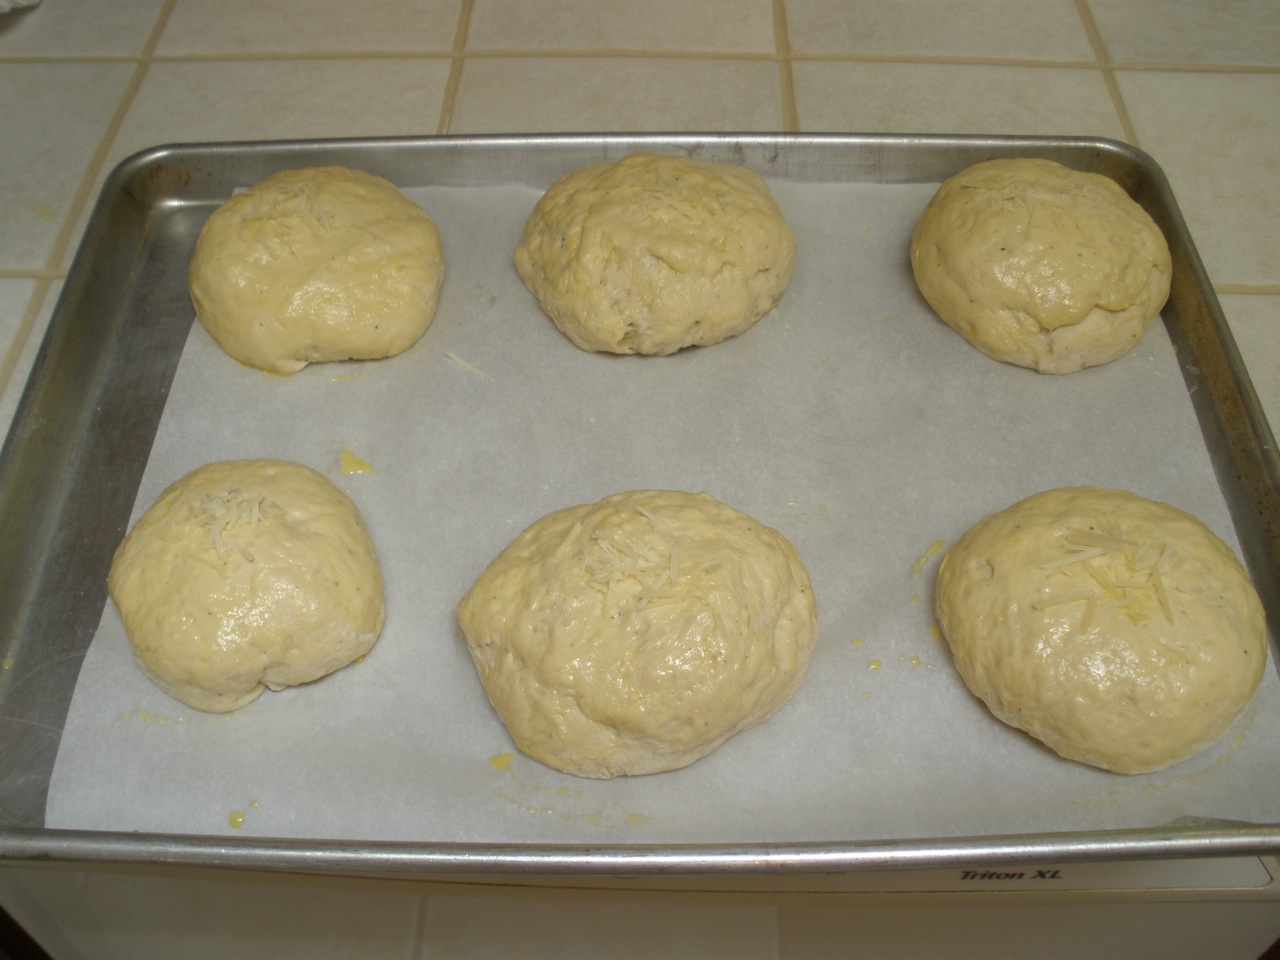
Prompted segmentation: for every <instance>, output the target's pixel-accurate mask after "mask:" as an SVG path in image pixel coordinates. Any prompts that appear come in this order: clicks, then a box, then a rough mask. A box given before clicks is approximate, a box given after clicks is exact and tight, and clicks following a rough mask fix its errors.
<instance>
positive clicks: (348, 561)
mask: <svg viewBox="0 0 1280 960" xmlns="http://www.w3.org/2000/svg"><path fill="white" fill-rule="evenodd" d="M108 587H109V590H110V594H111V598H112V600H113V601H114V602H115V605H116V607H117V608H118V609H119V611H120V615H121V618H122V619H123V621H124V627H125V632H126V633H127V634H128V636H129V642H130V644H131V645H132V647H133V653H134V657H135V658H136V659H137V661H138V664H139V665H140V666H141V667H142V670H143V671H144V672H145V673H146V674H147V676H149V677H150V678H151V679H152V680H154V681H155V682H156V683H157V684H158V685H159V686H160V687H161V688H162V689H163V690H164V691H165V692H166V693H168V694H169V695H170V696H172V697H175V698H176V699H178V700H181V701H182V702H183V703H185V704H187V705H188V706H191V707H194V708H196V709H197V710H206V711H210V712H213V713H224V712H226V711H229V710H235V709H236V708H237V707H242V706H244V705H245V704H246V703H249V702H250V701H251V700H253V699H255V698H256V697H257V696H258V695H259V694H261V693H262V691H263V689H264V688H269V689H271V690H280V689H283V688H284V687H289V686H295V685H297V684H301V683H309V682H310V681H312V680H317V679H319V678H320V677H323V676H326V675H327V674H330V673H333V672H334V671H335V670H338V669H340V668H341V667H344V666H346V665H347V664H349V663H351V662H352V661H353V660H355V659H357V658H358V657H362V656H364V654H365V653H367V652H368V651H369V649H370V648H371V647H372V646H373V644H374V641H376V640H377V639H378V634H379V633H380V632H381V630H382V620H383V595H382V577H381V574H380V573H379V570H378V562H377V557H376V555H375V553H374V547H373V543H372V541H371V540H370V539H369V533H368V531H367V530H366V528H365V524H364V520H363V519H362V518H361V516H360V514H359V512H358V511H357V510H356V507H355V505H354V504H352V502H351V501H350V499H348V498H347V496H346V494H344V493H343V492H342V491H341V490H339V489H338V488H337V487H336V486H334V485H333V483H331V482H330V481H329V480H328V479H327V478H326V477H324V476H323V475H321V474H320V473H317V472H316V471H314V470H312V469H310V468H309V467H304V466H302V465H301V464H297V463H291V462H289V461H285V460H229V461H221V462H216V463H210V464H207V465H205V466H203V467H200V468H198V469H196V470H193V471H192V472H191V473H189V474H187V475H186V476H184V477H183V478H182V479H180V480H178V481H177V482H176V483H174V484H172V485H171V486H170V487H169V488H168V489H166V490H165V491H164V493H162V494H161V495H160V497H159V498H158V499H157V500H156V502H155V503H154V504H153V505H152V506H151V507H150V508H149V509H148V510H147V511H146V512H145V513H144V514H143V515H142V516H141V517H140V518H139V519H138V521H137V523H135V524H134V526H133V529H132V530H131V531H130V532H129V534H128V535H127V536H126V537H125V538H124V540H123V541H122V542H121V544H120V546H119V547H118V548H117V549H116V553H115V557H114V559H113V560H112V563H111V572H110V574H109V578H108Z"/></svg>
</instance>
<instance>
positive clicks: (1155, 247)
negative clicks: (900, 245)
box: [911, 158, 1172, 373]
mask: <svg viewBox="0 0 1280 960" xmlns="http://www.w3.org/2000/svg"><path fill="white" fill-rule="evenodd" d="M911 267H912V270H913V271H914V273H915V278H916V284H917V285H918V286H919V288H920V292H921V293H922V294H923V295H924V298H925V300H927V301H928V302H929V305H930V306H931V307H933V309H934V311H935V312H936V313H937V314H938V316H939V317H941V318H942V320H943V321H944V322H945V323H947V324H948V325H949V326H951V327H953V328H955V329H956V330H957V331H959V333H960V334H961V335H962V336H964V338H965V339H966V340H968V341H969V342H970V343H971V344H973V346H975V347H977V348H978V349H979V350H981V351H982V352H983V353H985V354H986V355H987V356H989V357H992V358H994V359H996V360H1002V361H1005V362H1007V363H1014V364H1018V365H1019V366H1023V367H1031V368H1034V369H1036V370H1039V371H1040V372H1041V373H1073V372H1075V371H1077V370H1080V369H1082V368H1084V367H1092V366H1097V365H1098V364H1102V363H1108V362H1110V361H1112V360H1115V359H1116V358H1118V357H1120V356H1122V355H1123V354H1125V353H1127V352H1128V351H1129V350H1130V349H1132V348H1133V346H1134V345H1135V344H1137V342H1138V341H1139V340H1140V339H1141V338H1142V335H1143V333H1144V332H1145V331H1146V329H1147V327H1148V326H1150V325H1151V322H1152V321H1153V320H1154V319H1155V318H1156V317H1157V316H1158V315H1159V313H1160V310H1161V309H1162V308H1163V307H1164V304H1165V300H1166V299H1167V298H1168V296H1169V279H1170V276H1171V273H1172V266H1171V263H1170V259H1169V246H1168V244H1167V243H1166V242H1165V238H1164V234H1162V233H1161V232H1160V228H1159V227H1158V226H1156V224H1155V221H1153V220H1152V219H1151V217H1149V216H1148V215H1147V212H1146V211H1145V210H1143V209H1142V207H1140V206H1138V204H1137V203H1135V202H1134V201H1133V199H1132V198H1131V197H1130V196H1129V195H1128V194H1127V193H1125V192H1124V190H1122V189H1121V188H1120V186H1119V185H1118V184H1116V183H1115V182H1114V181H1113V180H1111V179H1109V178H1107V177H1104V176H1102V175H1100V174H1096V173H1080V172H1077V171H1075V170H1070V169H1068V168H1067V167H1064V166H1062V165H1061V164H1058V163H1055V162H1053V161H1051V160H1038V159H1026V158H1020V159H1006V160H990V161H987V162H986V163H980V164H977V165H976V166H973V167H970V168H968V169H967V170H963V171H961V172H960V173H958V174H956V175H955V176H954V177H951V178H950V179H949V180H947V181H946V182H945V183H943V184H942V186H941V187H940V188H939V189H938V192H937V193H936V194H935V195H934V197H933V199H932V200H931V201H930V202H929V204H928V206H927V207H925V210H924V212H923V214H922V215H921V216H920V219H919V220H918V221H917V223H916V226H915V230H914V232H913V233H912V237H911Z"/></svg>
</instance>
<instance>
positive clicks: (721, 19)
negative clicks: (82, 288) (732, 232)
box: [0, 0, 1280, 957]
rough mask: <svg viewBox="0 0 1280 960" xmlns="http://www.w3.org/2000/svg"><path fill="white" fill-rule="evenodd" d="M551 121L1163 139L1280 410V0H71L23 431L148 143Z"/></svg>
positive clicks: (21, 252)
mask: <svg viewBox="0 0 1280 960" xmlns="http://www.w3.org/2000/svg"><path fill="white" fill-rule="evenodd" d="M551 131H556V132H573V131H588V132H614V131H800V132H818V131H822V132H827V131H847V132H868V133H873V132H895V133H905V132H941V133H975V134H981V133H1010V134H1044V135H1093V136H1099V135H1100V136H1107V137H1113V138H1117V139H1120V140H1124V141H1127V142H1129V143H1132V144H1135V145H1136V146H1138V147H1141V148H1142V149H1144V150H1146V151H1147V152H1149V153H1150V154H1152V155H1153V156H1154V158H1155V159H1156V161H1157V162H1158V163H1159V164H1160V165H1161V166H1162V167H1163V168H1164V170H1165V172H1166V173H1167V174H1168V176H1169V179H1170V181H1171V182H1172V185H1173V189H1174V191H1175V194H1176V195H1177V197H1178V199H1179V202H1180V204H1181V206H1182V210H1183V213H1184V215H1185V217H1186V219H1187V221H1188V224H1189V226H1190V229H1191V232H1192V235H1193V236H1194V237H1195V239H1196V241H1197V244H1198V246H1199V250H1200V253H1201V256H1202V257H1203V259H1204V261H1205V263H1206V265H1207V268H1208V271H1209V274H1210V277H1211V279H1212V281H1213V283H1214V286H1215V288H1216V290H1217V292H1218V294H1219V296H1220V298H1221V300H1222V303H1223V306H1224V308H1225V312H1226V314H1227V317H1228V319H1229V321H1230V324H1231V327H1232V330H1233V332H1234V334H1235V336H1236V338H1237V341H1238V343H1239V345H1240V347H1241V350H1242V352H1243V354H1244V357H1245V360H1246V363H1247V366H1248V369H1249V372H1250V375H1251V376H1252V378H1253V380H1254V383H1255V386H1256V388H1257V390H1258V393H1259V395H1260V397H1261V399H1262V403H1263V406H1264V409H1266V410H1267V412H1268V415H1269V417H1270V418H1271V420H1272V422H1273V423H1280V4H1277V3H1274V2H1253V0H1223V2H1217V3H1202V2H1199V0H1175V2H1169V0H985V2H976V3H969V4H966V3H956V2H953V0H900V2H896V3H881V2H869V0H843V2H842V0H648V2H637V0H360V2H355V0H281V2H275V3H267V2H262V0H216V2H215V0H43V3H42V4H41V5H39V6H37V7H34V8H30V9H26V10H21V11H18V12H13V13H9V14H5V15H2V16H0V425H7V424H8V422H9V420H10V418H11V417H12V414H13V411H14V409H15V406H16V404H17V401H18V398H19V395H20V393H21V390H22V387H23V384H24V381H25V378H26V376H27V373H28V371H29V369H30V366H31V363H32V358H33V356H34V354H35V351H36V349H37V348H38V345H39V342H40V339H41V335H42V332H43V329H44V327H45V324H46V323H47V321H48V318H49V316H50V313H51V312H52V310H53V306H54V303H55V301H56V298H57V296H58V293H59V290H60V287H61V283H62V280H63V278H64V277H65V275H66V272H67V268H68V266H69V264H70V262H71V259H72V257H73V256H74V253H75V250H76V245H77V242H78V238H79V236H80V233H81V231H82V229H83V226H84V223H85V221H86V219H87V216H88V211H89V209H90V207H91V205H92V202H93V200H94V198H95V197H96V195H97V192H98V190H99V188H100V186H101V184H102V182H103V180H104V178H105V177H106V175H107V173H108V172H109V171H110V170H111V168H112V167H113V166H114V165H115V164H116V163H117V162H118V161H120V160H122V159H123V158H125V157H126V156H128V155H129V154H131V153H132V152H134V151H136V150H139V149H142V148H146V147H150V146H154V145H157V144H161V143H168V142H177V141H218V140H253V139H267V138H270V139H277V138H320V137H336V136H378V135H422V134H462V133H492V132H551ZM455 908H456V909H457V910H460V911H461V912H462V913H461V914H459V915H460V916H461V915H462V914H465V913H466V910H467V909H468V908H467V907H466V906H465V905H464V906H461V907H457V906H456V905H455ZM511 909H512V910H513V911H514V912H516V913H521V911H526V912H527V909H528V908H526V907H523V906H512V907H511ZM575 909H576V908H575ZM717 909H718V910H720V911H721V912H720V913H717V915H716V919H715V920H714V921H713V923H712V930H713V932H712V933H709V934H707V935H708V936H711V937H724V936H726V935H727V934H726V931H730V930H732V931H734V933H733V938H732V939H733V942H734V943H735V944H737V945H738V946H739V947H740V949H739V950H738V951H737V952H736V953H735V954H734V955H736V956H770V957H773V956H779V955H784V954H785V955H792V956H797V955H800V954H799V953H797V952H795V951H792V952H791V953H790V954H788V953H787V951H786V950H784V949H782V947H780V946H779V943H780V942H782V941H781V939H780V935H779V933H778V924H777V922H776V919H775V920H774V921H770V922H769V923H766V924H765V926H766V927H767V929H765V928H761V927H760V921H759V920H758V919H756V918H755V916H754V915H750V916H749V915H748V914H747V913H736V912H735V911H738V910H740V909H741V908H739V907H737V906H732V905H725V906H722V907H720V908H717ZM446 912H447V911H446ZM521 915H522V916H523V917H524V922H532V918H531V917H530V916H527V915H525V914H521ZM574 916H577V914H574ZM585 917H586V915H585V914H584V915H583V916H582V917H580V918H579V919H581V920H582V922H583V923H584V924H586V925H587V926H588V927H592V925H593V924H594V925H595V926H598V927H599V928H600V929H601V930H605V929H607V928H608V927H609V925H610V924H621V925H622V927H624V928H625V927H626V925H627V924H629V923H632V922H633V921H632V920H631V919H630V918H629V917H627V916H623V915H616V916H614V915H609V916H608V918H606V919H604V920H599V919H596V920H587V919H585ZM468 918H469V919H468ZM668 919H669V920H670V921H671V922H673V923H676V922H679V919H680V916H679V912H678V910H677V911H676V913H672V914H669V915H668ZM464 920H466V922H474V915H467V917H465V918H464ZM466 922H462V921H459V925H458V926H457V929H458V930H463V929H466ZM592 928H593V929H594V927H592ZM792 928H793V930H794V929H795V925H794V923H793V924H792ZM817 936H823V935H817ZM782 939H785V938H782ZM792 942H793V943H794V942H796V941H795V940H794V936H793V939H792ZM463 952H465V951H462V950H459V951H455V952H454V953H447V951H446V952H442V953H439V954H432V955H446V954H447V955H455V954H456V955H461V954H462V953H463ZM113 955H114V954H113ZM120 955H124V954H120ZM148 955H150V954H148ZM404 955H406V956H411V955H419V954H414V953H412V952H406V953H405V954H404ZM420 955H424V956H425V955H426V954H420ZM708 955H710V954H708ZM806 955H807V954H806ZM814 955H818V954H816V953H815V954H814Z"/></svg>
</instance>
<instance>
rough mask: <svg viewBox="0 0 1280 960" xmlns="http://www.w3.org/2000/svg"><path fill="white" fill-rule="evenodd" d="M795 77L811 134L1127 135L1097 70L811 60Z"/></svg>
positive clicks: (801, 114)
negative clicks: (824, 132) (834, 132)
mask: <svg viewBox="0 0 1280 960" xmlns="http://www.w3.org/2000/svg"><path fill="white" fill-rule="evenodd" d="M792 75H793V77H794V82H795V95H796V112H797V114H798V119H799V124H800V129H801V130H804V131H811V132H817V131H854V132H863V133H908V132H909V133H959V134H965V133H973V134H984V133H993V134H1032V135H1045V136H1106V137H1115V138H1121V137H1122V136H1123V128H1122V127H1121V125H1120V121H1119V118H1118V117H1117V115H1116V111H1115V107H1114V105H1113V104H1112V101H1111V98H1110V96H1109V95H1108V93H1107V88H1106V85H1105V83H1104V81H1103V79H1102V76H1101V74H1100V73H1099V72H1098V71H1095V70H1092V69H1067V68H1051V67H1016V66H983V65H976V64H963V65H953V64H918V63H917V64H902V63H848V62H812V63H797V64H795V65H794V66H793V68H792Z"/></svg>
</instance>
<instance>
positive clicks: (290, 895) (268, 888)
mask: <svg viewBox="0 0 1280 960" xmlns="http://www.w3.org/2000/svg"><path fill="white" fill-rule="evenodd" d="M15 888H16V889H15ZM0 893H4V894H7V896H8V897H10V898H14V899H15V901H20V902H21V903H22V905H23V908H24V911H25V912H28V913H32V914H33V915H35V916H37V917H40V918H41V919H42V920H43V919H44V918H47V919H48V920H49V921H52V922H53V923H54V924H56V933H57V935H58V936H59V937H60V938H61V939H62V940H63V942H64V943H66V942H69V943H70V945H71V949H72V950H74V951H75V952H73V953H62V954H60V955H59V956H60V957H66V958H68V960H73V958H83V960H179V958H180V960H205V958H208V960H227V958H236V960H350V958H358V960H411V958H412V957H413V956H414V950H415V946H414V940H415V936H416V931H417V924H418V911H419V906H420V904H421V897H420V894H419V893H418V891H417V889H416V888H415V887H413V886H410V885H407V884H406V885H403V886H397V885H396V884H393V883H391V882H388V881H373V880H363V881H362V880H355V879H338V878H328V879H326V878H320V877H304V876H291V875H279V874H271V873H261V874H250V873H246V872H218V871H213V870H205V871H195V870H150V871H148V870H145V869H141V868H139V869H128V868H121V869H111V868H105V869H90V870H84V871H73V870H71V869H66V868H59V869H41V868H39V867H25V868H24V867H22V866H18V867H16V868H13V869H9V868H5V869H4V870H3V872H0Z"/></svg>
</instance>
